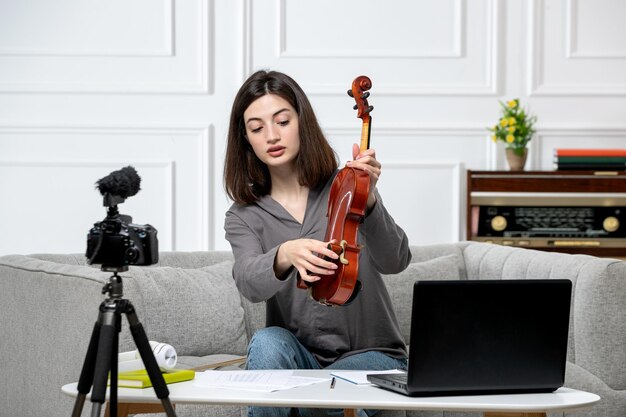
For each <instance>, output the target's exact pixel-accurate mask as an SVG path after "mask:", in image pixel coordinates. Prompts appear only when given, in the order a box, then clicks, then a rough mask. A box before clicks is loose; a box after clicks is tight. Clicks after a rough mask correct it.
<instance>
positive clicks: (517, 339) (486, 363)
mask: <svg viewBox="0 0 626 417" xmlns="http://www.w3.org/2000/svg"><path fill="white" fill-rule="evenodd" d="M571 292H572V283H571V281H569V280H565V279H522V280H485V281H417V282H416V283H415V284H414V287H413V308H412V312H411V340H410V344H409V364H408V372H406V373H401V374H398V373H395V374H385V373H377V374H371V375H367V379H368V380H369V382H371V383H373V384H376V385H378V386H380V387H381V388H385V389H389V390H393V391H397V392H399V393H402V394H405V395H410V396H443V395H465V394H470V395H479V394H505V393H539V392H553V391H554V390H556V389H557V388H559V387H561V386H563V383H564V379H565V362H566V357H567V337H568V330H569V315H570V298H571Z"/></svg>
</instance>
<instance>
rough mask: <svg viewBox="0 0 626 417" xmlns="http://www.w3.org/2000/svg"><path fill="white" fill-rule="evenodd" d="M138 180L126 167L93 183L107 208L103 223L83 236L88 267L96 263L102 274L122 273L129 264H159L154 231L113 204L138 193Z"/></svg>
mask: <svg viewBox="0 0 626 417" xmlns="http://www.w3.org/2000/svg"><path fill="white" fill-rule="evenodd" d="M140 183H141V178H140V177H139V175H138V174H137V171H136V170H135V168H133V167H131V166H127V167H125V168H122V169H121V170H119V171H114V172H112V173H111V174H109V175H107V176H106V177H104V178H101V179H100V180H98V181H97V182H96V188H98V190H100V193H101V194H102V196H103V199H104V203H103V205H104V206H105V207H108V210H107V216H106V218H105V219H104V220H102V221H100V222H97V223H94V226H93V227H92V228H91V230H89V233H88V234H87V253H86V254H85V256H86V257H87V259H88V263H89V264H100V265H102V267H101V269H102V270H103V271H125V270H127V269H128V266H129V265H140V266H141V265H152V264H155V263H157V262H158V261H159V244H158V241H157V230H156V229H155V228H154V227H152V226H151V225H149V224H144V225H141V224H133V219H132V218H131V217H130V216H127V215H124V214H120V213H119V211H118V209H117V205H118V204H121V203H123V202H124V201H125V200H126V198H128V197H131V196H133V195H135V194H137V192H138V191H139V189H140V188H139V185H140Z"/></svg>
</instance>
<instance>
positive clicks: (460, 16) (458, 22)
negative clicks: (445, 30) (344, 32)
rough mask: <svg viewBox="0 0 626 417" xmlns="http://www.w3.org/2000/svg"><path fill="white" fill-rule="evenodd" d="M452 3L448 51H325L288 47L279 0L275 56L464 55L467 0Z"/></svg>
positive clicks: (280, 0)
mask: <svg viewBox="0 0 626 417" xmlns="http://www.w3.org/2000/svg"><path fill="white" fill-rule="evenodd" d="M452 1H453V2H454V17H453V22H454V24H453V36H452V38H453V44H452V48H451V50H449V51H440V52H436V51H426V50H410V49H407V50H401V51H398V50H395V49H394V50H391V51H389V50H371V49H366V50H363V49H342V50H333V51H332V52H330V51H324V50H321V49H320V50H306V49H299V50H298V49H291V50H288V49H287V12H286V8H287V0H278V22H279V25H278V36H277V40H278V46H277V50H278V56H279V57H281V58H288V59H289V58H315V59H327V58H332V59H337V58H339V59H341V58H348V59H355V58H362V59H376V58H385V59H389V58H391V59H410V58H420V59H425V58H462V57H463V56H464V53H465V51H464V48H463V34H464V33H465V31H466V30H467V27H466V25H465V22H466V20H467V16H466V0H452Z"/></svg>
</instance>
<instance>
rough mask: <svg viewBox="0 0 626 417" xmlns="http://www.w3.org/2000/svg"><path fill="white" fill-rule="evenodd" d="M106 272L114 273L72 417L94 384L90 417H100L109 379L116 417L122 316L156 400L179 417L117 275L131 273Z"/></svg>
mask: <svg viewBox="0 0 626 417" xmlns="http://www.w3.org/2000/svg"><path fill="white" fill-rule="evenodd" d="M102 270H103V271H109V272H113V275H112V276H111V278H110V279H109V283H107V284H105V285H104V287H103V288H102V293H103V294H106V293H108V294H109V296H108V297H107V298H106V299H105V300H104V301H103V302H102V304H100V312H99V313H98V320H97V321H96V324H95V326H94V328H93V332H92V333H91V339H90V340H89V347H88V349H87V355H86V357H85V362H84V363H83V369H82V371H81V373H80V379H79V380H78V387H77V390H78V396H77V397H76V402H75V403H74V410H73V411H72V417H80V415H81V413H82V410H83V406H84V404H85V398H86V396H87V394H88V393H89V390H90V389H91V387H92V384H93V391H92V393H91V402H92V408H91V417H100V411H101V409H102V404H104V401H105V399H106V388H107V380H108V379H109V371H110V372H111V377H110V386H111V388H110V395H109V396H110V398H109V400H110V403H111V407H110V410H111V412H110V415H111V417H117V379H118V375H117V374H118V372H117V368H118V343H119V333H120V331H121V329H122V319H121V315H122V313H124V314H126V318H127V319H128V323H129V325H130V332H131V335H132V336H133V340H134V341H135V345H136V346H137V350H139V354H140V355H141V360H142V361H143V363H144V365H145V366H146V371H147V372H148V376H149V377H150V381H151V382H152V386H153V387H154V392H155V393H156V396H157V398H159V399H160V400H161V404H162V405H163V408H164V409H165V413H166V414H167V416H168V417H176V412H175V411H174V407H172V403H171V402H170V400H169V398H168V397H169V394H170V392H169V390H168V388H167V385H166V384H165V380H164V379H163V375H161V370H160V369H159V365H158V364H157V361H156V359H155V358H154V353H153V352H152V348H151V347H150V342H149V341H148V338H147V336H146V332H145V331H144V329H143V326H142V325H141V323H140V322H139V319H138V318H137V313H136V312H135V307H133V305H132V304H131V302H130V301H129V300H125V299H123V298H122V295H123V294H122V292H123V291H122V290H123V284H122V277H120V276H119V275H118V274H117V273H118V272H124V271H127V270H128V267H120V268H110V267H104V266H103V267H102Z"/></svg>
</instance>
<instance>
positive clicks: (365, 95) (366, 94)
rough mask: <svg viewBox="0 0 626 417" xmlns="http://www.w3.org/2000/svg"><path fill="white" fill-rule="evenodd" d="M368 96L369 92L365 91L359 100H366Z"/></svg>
mask: <svg viewBox="0 0 626 417" xmlns="http://www.w3.org/2000/svg"><path fill="white" fill-rule="evenodd" d="M369 96H370V92H369V91H366V92H364V93H363V95H362V96H361V98H362V99H363V100H365V99H366V98H368V97H369Z"/></svg>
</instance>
